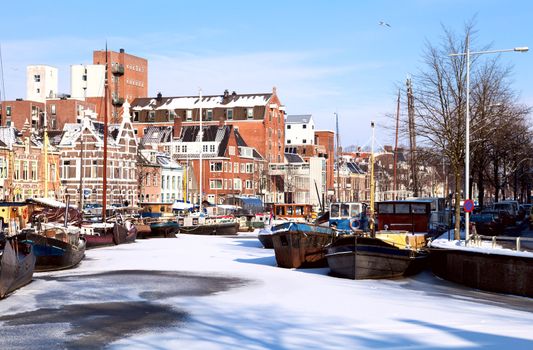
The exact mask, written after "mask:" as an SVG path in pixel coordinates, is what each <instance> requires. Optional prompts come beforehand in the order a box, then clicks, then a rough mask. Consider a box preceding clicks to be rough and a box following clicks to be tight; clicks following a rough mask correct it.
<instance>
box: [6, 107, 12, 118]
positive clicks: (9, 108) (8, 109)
mask: <svg viewBox="0 0 533 350" xmlns="http://www.w3.org/2000/svg"><path fill="white" fill-rule="evenodd" d="M6 115H7V116H8V117H9V116H10V115H11V106H6Z"/></svg>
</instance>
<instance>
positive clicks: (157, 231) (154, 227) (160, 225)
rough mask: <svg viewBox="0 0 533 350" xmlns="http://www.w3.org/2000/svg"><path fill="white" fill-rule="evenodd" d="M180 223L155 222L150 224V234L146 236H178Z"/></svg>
mask: <svg viewBox="0 0 533 350" xmlns="http://www.w3.org/2000/svg"><path fill="white" fill-rule="evenodd" d="M179 230H180V225H179V224H178V223H177V222H175V221H167V222H155V223H152V224H150V234H149V235H146V236H145V237H163V238H176V234H177V233H178V232H179Z"/></svg>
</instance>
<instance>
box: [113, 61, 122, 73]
mask: <svg viewBox="0 0 533 350" xmlns="http://www.w3.org/2000/svg"><path fill="white" fill-rule="evenodd" d="M111 73H113V74H114V75H124V65H123V64H119V63H113V64H112V65H111Z"/></svg>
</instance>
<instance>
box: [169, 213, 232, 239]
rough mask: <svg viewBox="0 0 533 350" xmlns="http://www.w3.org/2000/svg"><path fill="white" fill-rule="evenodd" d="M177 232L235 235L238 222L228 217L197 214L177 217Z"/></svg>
mask: <svg viewBox="0 0 533 350" xmlns="http://www.w3.org/2000/svg"><path fill="white" fill-rule="evenodd" d="M178 223H179V225H180V227H179V233H188V234H193V235H236V234H237V233H238V231H239V223H238V222H236V221H235V220H234V219H232V218H229V217H220V218H209V217H208V218H205V217H201V216H200V217H198V216H185V217H178Z"/></svg>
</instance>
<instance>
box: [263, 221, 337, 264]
mask: <svg viewBox="0 0 533 350" xmlns="http://www.w3.org/2000/svg"><path fill="white" fill-rule="evenodd" d="M274 230H275V231H274ZM332 233H333V231H332V230H331V229H329V228H328V227H322V226H316V225H311V224H304V223H294V222H289V223H286V224H282V225H277V227H275V228H273V232H272V244H273V247H274V253H275V254H276V262H277V264H278V266H279V267H285V268H299V267H326V266H327V261H326V258H325V247H326V246H327V245H328V244H330V243H331V241H332V238H333V234H332Z"/></svg>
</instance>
